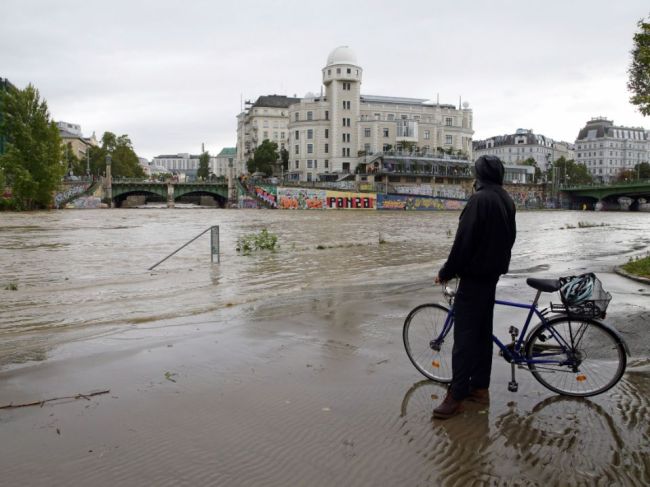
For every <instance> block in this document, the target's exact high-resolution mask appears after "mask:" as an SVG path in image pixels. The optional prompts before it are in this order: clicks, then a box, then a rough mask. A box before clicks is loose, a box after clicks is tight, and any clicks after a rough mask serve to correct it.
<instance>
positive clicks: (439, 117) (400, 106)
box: [238, 46, 474, 181]
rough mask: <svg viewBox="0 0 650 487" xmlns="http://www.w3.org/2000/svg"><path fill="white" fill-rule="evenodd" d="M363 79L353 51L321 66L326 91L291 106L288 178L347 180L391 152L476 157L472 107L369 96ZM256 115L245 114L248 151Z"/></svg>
mask: <svg viewBox="0 0 650 487" xmlns="http://www.w3.org/2000/svg"><path fill="white" fill-rule="evenodd" d="M362 79H363V69H362V67H361V66H360V65H359V63H358V61H357V56H356V54H355V53H354V51H353V50H352V49H350V48H349V47H348V46H340V47H337V48H336V49H334V50H333V51H332V52H331V53H330V54H329V56H328V57H327V63H326V65H325V67H324V68H323V69H322V84H323V85H324V90H320V92H321V94H320V95H314V94H312V93H308V94H307V96H305V97H304V98H301V99H296V100H295V101H294V102H293V103H290V104H289V105H288V107H287V112H286V115H287V131H288V134H287V135H288V139H287V141H286V143H287V145H286V148H287V150H288V151H289V171H288V174H287V177H288V178H289V179H292V180H298V181H317V180H336V179H340V178H341V177H342V176H345V175H346V174H349V173H353V172H354V171H355V170H356V168H357V165H358V164H359V163H361V162H365V161H367V160H368V159H367V157H368V156H370V155H375V154H377V153H380V152H387V151H397V152H401V151H406V150H408V151H409V152H413V151H415V150H417V152H418V153H419V154H422V155H424V154H434V153H436V151H438V150H445V151H447V152H448V153H454V154H463V155H465V156H467V157H469V158H471V157H472V136H473V134H474V130H473V128H472V110H471V109H470V108H469V104H468V103H465V104H463V106H462V107H461V106H458V107H456V106H455V105H449V104H440V103H438V101H437V100H436V101H432V100H429V99H427V98H407V97H401V96H376V95H363V94H361V83H362ZM260 98H263V97H260ZM258 108H259V107H258ZM250 112H251V109H249V110H248V113H246V112H244V113H243V114H240V116H239V120H240V123H239V125H238V141H239V140H241V141H242V144H243V147H245V144H246V137H247V136H246V131H245V127H246V123H245V119H246V118H247V117H249V118H250V116H251V114H250ZM262 140H263V139H261V140H260V139H259V138H258V140H257V144H253V143H252V140H249V146H253V145H258V144H259V143H261V142H262ZM278 145H280V144H278ZM238 154H240V152H239V151H238ZM241 154H242V156H243V154H244V153H243V152H241Z"/></svg>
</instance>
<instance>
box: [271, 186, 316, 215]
mask: <svg viewBox="0 0 650 487" xmlns="http://www.w3.org/2000/svg"><path fill="white" fill-rule="evenodd" d="M326 193H327V192H326V191H325V190H322V189H305V188H282V187H281V188H278V189H277V194H278V208H280V209H283V210H323V209H325V198H326Z"/></svg>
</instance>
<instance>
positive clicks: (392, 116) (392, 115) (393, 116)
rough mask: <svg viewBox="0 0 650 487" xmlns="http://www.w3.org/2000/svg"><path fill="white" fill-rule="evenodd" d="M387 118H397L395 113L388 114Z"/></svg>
mask: <svg viewBox="0 0 650 487" xmlns="http://www.w3.org/2000/svg"><path fill="white" fill-rule="evenodd" d="M386 120H395V114H394V113H389V114H388V115H386Z"/></svg>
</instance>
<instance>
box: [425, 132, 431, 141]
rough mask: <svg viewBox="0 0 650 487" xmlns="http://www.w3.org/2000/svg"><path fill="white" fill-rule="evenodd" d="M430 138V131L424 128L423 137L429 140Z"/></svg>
mask: <svg viewBox="0 0 650 487" xmlns="http://www.w3.org/2000/svg"><path fill="white" fill-rule="evenodd" d="M430 138H431V132H429V131H428V130H425V131H424V139H425V140H429V139H430Z"/></svg>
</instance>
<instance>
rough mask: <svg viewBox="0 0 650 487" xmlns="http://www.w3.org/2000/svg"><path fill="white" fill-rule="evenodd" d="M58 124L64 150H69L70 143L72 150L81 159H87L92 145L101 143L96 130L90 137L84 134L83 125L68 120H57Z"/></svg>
mask: <svg viewBox="0 0 650 487" xmlns="http://www.w3.org/2000/svg"><path fill="white" fill-rule="evenodd" d="M56 126H57V127H58V128H59V135H60V136H61V139H62V141H63V147H64V150H68V144H69V147H70V150H72V151H73V153H74V155H75V156H77V157H78V158H79V159H81V160H84V159H86V157H87V155H88V150H89V149H90V148H91V147H97V146H98V145H99V144H98V142H97V137H95V132H93V134H92V135H91V136H90V137H84V136H83V134H82V131H81V125H77V124H73V123H68V122H56Z"/></svg>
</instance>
